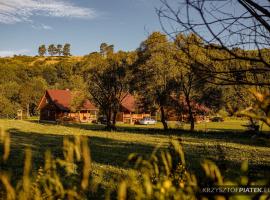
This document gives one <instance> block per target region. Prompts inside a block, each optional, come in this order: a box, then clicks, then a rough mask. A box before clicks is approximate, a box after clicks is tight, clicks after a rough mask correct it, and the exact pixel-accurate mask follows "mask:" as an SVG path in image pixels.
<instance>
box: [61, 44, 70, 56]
mask: <svg viewBox="0 0 270 200" xmlns="http://www.w3.org/2000/svg"><path fill="white" fill-rule="evenodd" d="M70 47H71V45H70V44H68V43H66V44H65V45H64V48H63V55H64V56H71V54H70Z"/></svg>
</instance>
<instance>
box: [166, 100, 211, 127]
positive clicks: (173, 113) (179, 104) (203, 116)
mask: <svg viewBox="0 0 270 200" xmlns="http://www.w3.org/2000/svg"><path fill="white" fill-rule="evenodd" d="M191 107H192V111H193V116H194V118H195V122H197V123H200V122H203V121H209V114H210V113H211V109H210V108H208V107H206V106H205V105H203V104H199V103H198V102H196V101H194V100H191ZM166 114H167V121H182V122H188V121H189V112H188V106H187V102H186V101H185V99H184V97H183V96H180V97H178V98H177V97H175V96H172V97H171V99H170V106H167V107H166Z"/></svg>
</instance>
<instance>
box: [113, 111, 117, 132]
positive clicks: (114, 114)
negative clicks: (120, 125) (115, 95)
mask: <svg viewBox="0 0 270 200" xmlns="http://www.w3.org/2000/svg"><path fill="white" fill-rule="evenodd" d="M116 115H117V112H116V111H114V112H113V121H112V125H113V126H114V128H115V127H116V126H115V124H116Z"/></svg>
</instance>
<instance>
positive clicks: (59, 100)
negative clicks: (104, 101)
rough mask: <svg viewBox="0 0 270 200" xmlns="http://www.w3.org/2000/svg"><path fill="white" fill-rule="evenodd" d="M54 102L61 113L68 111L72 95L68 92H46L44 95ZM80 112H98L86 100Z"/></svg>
mask: <svg viewBox="0 0 270 200" xmlns="http://www.w3.org/2000/svg"><path fill="white" fill-rule="evenodd" d="M45 95H48V96H49V97H50V99H51V100H52V101H53V102H54V104H55V105H56V106H57V107H58V108H59V109H60V110H63V111H69V110H70V105H71V101H72V94H71V91H70V90H46V94H45ZM80 110H98V109H97V108H96V107H95V105H94V104H92V103H91V102H90V101H89V100H88V99H85V101H84V104H83V106H82V108H80Z"/></svg>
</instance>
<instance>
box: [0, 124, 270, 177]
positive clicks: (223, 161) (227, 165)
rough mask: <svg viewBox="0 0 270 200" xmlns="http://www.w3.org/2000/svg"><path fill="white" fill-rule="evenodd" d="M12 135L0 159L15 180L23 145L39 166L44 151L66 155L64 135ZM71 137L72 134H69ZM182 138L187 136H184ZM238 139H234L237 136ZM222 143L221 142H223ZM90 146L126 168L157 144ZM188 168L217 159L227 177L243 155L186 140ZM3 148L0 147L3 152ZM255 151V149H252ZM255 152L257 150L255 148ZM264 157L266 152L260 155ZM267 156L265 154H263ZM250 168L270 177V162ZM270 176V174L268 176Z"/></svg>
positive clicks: (100, 157)
mask: <svg viewBox="0 0 270 200" xmlns="http://www.w3.org/2000/svg"><path fill="white" fill-rule="evenodd" d="M8 132H9V133H10V137H11V152H10V157H9V160H8V162H7V163H4V164H3V163H1V165H0V170H8V171H9V172H10V173H12V179H13V181H16V179H17V178H18V177H21V176H22V173H23V164H24V149H25V148H26V147H29V148H31V150H32V154H33V160H32V163H33V165H32V168H33V169H34V170H37V169H38V168H39V167H40V166H43V165H44V153H45V152H46V151H47V150H50V151H51V152H52V154H53V156H54V157H59V158H63V153H62V152H63V149H62V146H63V145H62V143H63V138H64V137H65V136H60V135H51V134H50V135H49V134H43V133H38V132H23V131H21V130H19V129H9V130H8ZM189 136H190V135H189ZM192 136H193V137H194V138H196V137H198V139H200V138H209V137H213V133H201V134H193V135H192ZM69 137H70V136H69ZM182 138H183V141H187V140H188V138H185V137H182ZM234 140H235V139H234ZM221 144H222V143H221ZM89 146H90V149H91V157H92V160H93V161H94V162H95V163H99V164H101V165H108V166H115V167H119V168H123V169H125V168H126V169H128V168H130V167H132V166H131V165H126V164H125V163H126V161H127V158H128V156H129V155H130V154H131V153H138V154H139V155H144V156H146V157H147V156H149V155H150V154H151V153H152V151H153V150H154V148H155V146H153V145H148V144H140V143H132V142H128V141H122V140H115V139H110V138H104V137H96V136H91V137H90V138H89ZM183 148H184V152H185V156H186V160H187V163H188V168H189V169H190V170H192V171H194V173H195V174H197V175H198V176H201V174H200V173H201V172H202V170H201V164H200V163H201V162H202V161H203V160H204V159H210V160H213V161H215V162H216V163H217V164H218V166H220V167H221V170H222V171H223V172H224V173H225V175H226V176H228V177H234V175H236V174H237V173H238V172H239V169H240V165H241V161H240V160H241V159H240V158H241V156H240V155H237V154H238V153H237V152H235V151H239V149H234V148H231V147H226V146H223V147H222V149H220V148H219V147H218V145H212V146H206V145H204V144H203V142H202V141H201V144H200V145H196V144H193V143H184V144H183ZM1 151H2V148H1V150H0V153H1ZM251 153H252V152H251ZM255 153H256V152H255ZM234 156H239V160H237V159H236V160H234V161H232V160H231V157H234ZM258 156H262V158H263V157H264V156H265V155H264V154H262V155H259V154H258ZM263 159H265V158H263ZM250 169H251V171H252V174H251V176H252V177H255V178H257V177H262V178H263V177H267V176H268V177H269V175H270V173H269V169H270V162H269V160H268V161H267V160H266V161H264V162H263V161H262V162H252V160H251V161H250ZM269 178H270V177H269Z"/></svg>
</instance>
